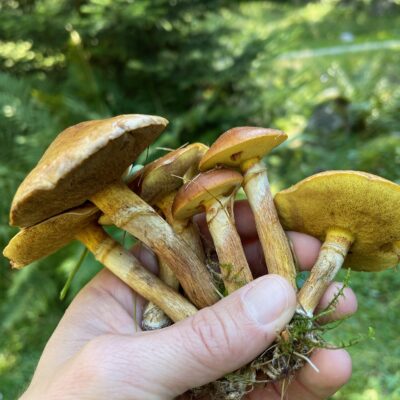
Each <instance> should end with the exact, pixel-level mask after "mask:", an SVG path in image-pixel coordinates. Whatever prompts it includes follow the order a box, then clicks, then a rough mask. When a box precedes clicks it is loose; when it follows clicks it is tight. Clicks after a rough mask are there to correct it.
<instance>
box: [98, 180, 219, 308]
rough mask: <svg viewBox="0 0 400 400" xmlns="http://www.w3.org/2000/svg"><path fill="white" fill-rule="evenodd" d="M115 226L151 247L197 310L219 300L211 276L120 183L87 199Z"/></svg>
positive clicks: (197, 259)
mask: <svg viewBox="0 0 400 400" xmlns="http://www.w3.org/2000/svg"><path fill="white" fill-rule="evenodd" d="M90 200H91V201H92V202H93V203H94V204H95V205H96V206H97V207H98V208H99V209H100V210H101V211H103V212H104V213H105V214H107V215H108V216H109V217H110V218H111V220H112V221H113V222H114V225H116V226H118V227H119V228H121V229H124V230H126V231H127V232H129V233H130V234H131V235H133V236H135V237H136V238H138V239H139V240H140V241H141V242H143V243H145V244H146V245H147V246H148V247H150V248H151V249H152V250H153V251H154V252H155V253H156V254H157V256H158V257H160V258H162V259H164V260H165V262H166V263H167V264H168V265H169V266H170V268H173V272H174V273H175V275H176V277H177V278H178V280H179V282H180V284H181V285H182V287H183V289H184V290H185V292H186V294H187V295H188V297H189V299H190V300H191V301H192V302H193V303H194V304H195V305H196V306H198V307H200V308H202V307H206V306H208V305H211V304H214V303H215V302H216V301H218V296H217V293H216V291H215V288H214V285H213V282H212V279H211V276H210V274H208V272H207V269H206V267H205V265H204V264H203V263H202V262H201V261H200V259H199V258H198V256H197V255H196V254H195V253H194V252H193V250H192V249H191V248H190V247H189V246H188V245H187V244H186V242H185V241H183V240H182V239H181V238H180V237H178V235H177V234H176V233H175V232H174V230H173V229H172V227H171V226H170V225H169V224H168V223H167V222H166V221H164V220H163V219H162V218H161V217H160V216H159V215H158V214H157V212H156V211H155V210H154V209H153V208H152V207H150V206H149V205H148V204H147V203H146V202H145V201H143V200H142V199H141V198H140V197H139V196H138V195H136V194H135V193H133V192H132V191H131V190H130V189H129V188H128V187H127V186H126V185H125V184H123V183H122V182H115V183H113V184H110V185H108V186H107V187H106V188H104V189H103V190H101V191H99V192H97V193H96V194H95V195H93V196H91V197H90Z"/></svg>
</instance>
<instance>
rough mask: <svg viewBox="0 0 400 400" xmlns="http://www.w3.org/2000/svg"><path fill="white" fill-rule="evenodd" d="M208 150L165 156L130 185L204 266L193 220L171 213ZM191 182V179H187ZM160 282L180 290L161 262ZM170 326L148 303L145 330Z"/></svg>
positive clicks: (199, 146) (183, 150)
mask: <svg viewBox="0 0 400 400" xmlns="http://www.w3.org/2000/svg"><path fill="white" fill-rule="evenodd" d="M207 149H208V147H207V146H205V145H203V144H201V143H193V144H190V145H188V146H185V147H182V148H179V149H177V150H174V151H171V152H169V153H167V154H166V155H165V156H163V157H161V158H159V159H157V160H155V161H154V162H152V163H150V164H148V165H146V166H145V167H144V168H143V169H142V170H140V171H138V172H137V173H136V174H135V175H134V176H133V177H132V179H131V180H130V182H129V183H128V186H129V187H130V188H132V189H133V190H134V191H135V192H136V193H137V194H138V195H139V196H140V197H141V198H142V199H143V200H144V201H146V202H147V203H149V204H150V205H152V206H155V207H156V208H158V209H159V210H161V212H162V214H163V215H164V217H165V218H166V220H167V222H168V223H169V224H170V225H171V226H172V228H173V229H174V231H175V232H176V233H177V235H179V236H180V237H181V238H182V239H183V240H185V242H186V243H187V244H188V245H189V246H190V247H191V248H192V250H193V251H194V252H195V253H196V254H197V256H198V257H199V259H200V260H201V261H202V262H205V255H204V251H203V246H202V243H201V238H200V235H199V232H198V230H197V228H196V226H195V225H194V224H193V223H192V221H191V220H178V219H174V218H173V216H172V213H171V207H172V203H173V201H174V198H175V194H176V192H177V190H178V189H179V187H180V186H182V185H183V176H184V175H185V174H186V173H187V171H188V170H191V171H190V174H189V175H191V176H190V178H191V177H193V176H194V175H195V174H196V173H197V172H198V165H199V161H200V158H201V157H202V156H203V155H204V153H205V152H206V151H207ZM186 178H188V176H186ZM160 278H161V280H162V281H163V282H165V283H166V284H168V285H169V286H170V287H172V288H174V289H175V290H178V288H179V282H178V280H177V279H176V276H175V274H174V273H173V272H172V270H171V269H170V267H169V266H168V264H166V263H165V262H164V261H163V260H162V259H161V260H160ZM170 324H171V320H170V319H169V318H168V317H167V316H166V315H165V314H164V313H163V312H162V310H161V309H160V308H159V307H157V306H156V305H155V304H154V303H151V302H149V303H148V304H147V306H146V307H145V310H144V312H143V321H142V327H143V329H144V330H154V329H161V328H163V327H166V326H168V325H170Z"/></svg>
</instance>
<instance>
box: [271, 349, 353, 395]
mask: <svg viewBox="0 0 400 400" xmlns="http://www.w3.org/2000/svg"><path fill="white" fill-rule="evenodd" d="M311 361H312V362H313V364H314V365H315V366H316V367H317V368H318V370H319V372H317V371H316V370H315V369H314V368H312V367H311V366H310V365H309V364H306V365H305V367H304V368H302V369H301V370H300V371H299V372H298V374H297V376H296V378H295V380H294V381H293V382H292V383H291V384H290V386H289V388H288V390H287V395H288V398H289V399H296V400H319V399H321V400H322V399H326V398H328V397H329V396H331V395H332V394H334V393H335V392H337V391H338V390H339V389H340V388H341V387H342V386H343V385H345V384H346V383H347V381H348V380H349V379H350V377H351V368H352V365H351V358H350V355H349V354H348V353H347V351H345V350H342V349H339V350H318V351H315V352H314V353H313V355H312V357H311ZM276 386H277V385H276ZM277 388H278V387H277ZM279 389H280V388H278V390H279Z"/></svg>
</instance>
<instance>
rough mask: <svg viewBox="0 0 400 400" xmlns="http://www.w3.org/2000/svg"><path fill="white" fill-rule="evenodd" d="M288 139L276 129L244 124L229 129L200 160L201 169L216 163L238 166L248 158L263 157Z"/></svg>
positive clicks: (213, 165) (211, 166)
mask: <svg viewBox="0 0 400 400" xmlns="http://www.w3.org/2000/svg"><path fill="white" fill-rule="evenodd" d="M286 139H287V135H286V133H284V132H281V131H278V130H276V129H268V128H260V127H255V126H242V127H237V128H232V129H229V131H226V132H225V133H223V134H222V135H221V136H220V137H219V138H218V139H217V140H216V141H215V142H214V143H213V145H212V146H211V147H210V149H209V150H208V151H207V153H206V154H205V155H204V157H203V158H202V159H201V161H200V170H201V171H205V170H207V169H211V168H214V167H215V166H216V165H226V166H229V167H238V166H240V164H241V163H243V162H244V161H246V160H250V159H253V158H262V157H264V156H265V155H266V154H268V153H269V152H270V151H271V150H272V149H273V148H274V147H276V146H278V145H280V144H281V143H282V142H284V141H285V140H286Z"/></svg>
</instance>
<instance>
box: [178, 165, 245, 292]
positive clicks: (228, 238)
mask: <svg viewBox="0 0 400 400" xmlns="http://www.w3.org/2000/svg"><path fill="white" fill-rule="evenodd" d="M242 180H243V177H242V175H241V174H239V173H238V172H236V171H232V170H229V169H215V170H211V171H207V172H204V173H202V174H199V175H197V176H196V178H195V179H193V180H192V181H190V182H188V183H186V184H185V185H184V186H182V187H181V189H180V190H179V191H178V193H177V195H176V196H175V200H174V203H173V206H172V214H173V216H174V218H179V219H184V218H190V217H192V216H193V215H195V214H198V213H200V212H202V211H205V213H206V219H207V224H208V227H209V229H210V233H211V236H212V238H213V241H214V245H215V250H216V252H217V255H218V261H219V265H220V269H221V275H222V279H223V281H224V284H225V288H226V290H227V292H228V293H232V292H233V291H235V290H236V289H238V288H240V287H241V286H243V285H245V284H246V283H248V282H250V281H251V280H252V279H253V277H252V275H251V271H250V268H249V265H248V263H247V260H246V256H245V254H244V250H243V246H242V243H241V241H240V237H239V234H238V233H237V231H236V227H235V222H234V216H233V201H234V195H235V193H236V191H237V189H238V188H239V187H240V184H241V183H242Z"/></svg>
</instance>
